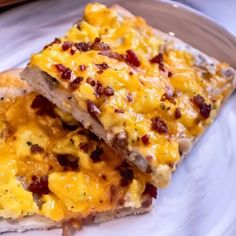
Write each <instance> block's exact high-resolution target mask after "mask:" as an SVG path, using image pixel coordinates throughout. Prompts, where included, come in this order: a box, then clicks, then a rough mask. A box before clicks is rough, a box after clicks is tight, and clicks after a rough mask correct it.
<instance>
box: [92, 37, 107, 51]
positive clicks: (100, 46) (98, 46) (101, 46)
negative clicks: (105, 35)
mask: <svg viewBox="0 0 236 236" xmlns="http://www.w3.org/2000/svg"><path fill="white" fill-rule="evenodd" d="M91 48H92V49H93V50H95V51H107V50H109V49H110V46H109V45H108V44H105V43H103V42H101V39H100V38H95V40H94V42H93V44H92V46H91Z"/></svg>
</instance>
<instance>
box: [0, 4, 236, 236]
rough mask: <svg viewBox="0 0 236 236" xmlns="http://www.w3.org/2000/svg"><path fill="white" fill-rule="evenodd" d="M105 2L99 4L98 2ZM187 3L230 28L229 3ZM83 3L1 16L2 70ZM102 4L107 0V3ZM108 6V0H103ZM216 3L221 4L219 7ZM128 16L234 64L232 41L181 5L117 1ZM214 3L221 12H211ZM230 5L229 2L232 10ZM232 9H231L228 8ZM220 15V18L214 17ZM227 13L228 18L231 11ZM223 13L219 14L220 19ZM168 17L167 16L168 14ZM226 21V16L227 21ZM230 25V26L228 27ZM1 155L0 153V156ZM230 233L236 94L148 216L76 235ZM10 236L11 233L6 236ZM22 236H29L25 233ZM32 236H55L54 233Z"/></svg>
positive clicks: (235, 229)
mask: <svg viewBox="0 0 236 236" xmlns="http://www.w3.org/2000/svg"><path fill="white" fill-rule="evenodd" d="M104 1H105V0H104ZM228 1H229V2H230V3H229V4H228V5H227V3H226V2H227V1H213V0H209V1H204V0H198V1H197V0H196V1H193V0H192V1H191V0H188V1H187V2H191V4H192V5H194V6H196V7H197V8H198V9H202V10H203V11H205V12H208V13H209V14H210V15H211V16H212V17H213V18H215V19H224V20H225V21H220V23H221V24H222V25H225V26H227V27H228V28H229V29H230V30H231V31H234V32H235V33H236V30H235V25H234V22H233V20H226V18H228V17H229V15H230V14H231V13H232V12H233V14H234V10H235V9H236V3H235V4H234V3H233V2H234V1H233V0H228ZM86 2H87V1H86V0H80V1H78V0H69V1H65V0H64V1H63V0H51V1H46V0H45V1H37V2H34V3H31V4H26V5H24V6H22V7H19V8H15V9H12V10H9V11H7V12H5V13H3V14H0V70H4V69H8V68H11V67H14V66H19V65H22V64H25V63H26V61H27V60H28V58H29V55H30V54H31V53H33V52H36V51H38V50H40V49H41V48H42V46H43V45H44V44H45V43H47V42H50V41H51V40H52V39H53V38H54V37H55V36H59V35H62V34H63V32H65V30H66V29H67V28H68V27H69V26H70V25H71V23H73V22H75V21H76V20H77V19H78V18H79V16H80V14H81V12H82V8H83V5H84V4H85V3H86ZM106 2H107V1H106ZM109 2H110V3H111V2H112V1H109ZM222 2H224V3H225V4H224V7H223V4H222ZM122 3H123V5H125V6H126V7H128V8H130V9H132V10H133V11H134V13H138V14H140V15H144V16H145V17H146V18H147V19H148V20H149V22H151V23H152V24H153V25H155V26H160V28H161V29H163V30H167V31H171V32H174V33H175V34H176V35H177V36H179V37H182V38H184V39H186V40H187V41H189V42H191V43H192V44H193V45H195V46H197V47H199V48H201V50H204V51H206V52H207V53H209V54H212V55H215V56H216V57H217V58H219V59H223V58H225V59H226V60H228V61H230V62H231V63H232V65H234V66H235V67H236V60H234V55H236V42H235V39H234V38H233V36H230V35H229V34H227V33H226V32H225V31H224V30H222V29H220V28H219V29H218V27H217V26H213V25H212V24H211V23H207V22H206V21H201V20H199V17H198V16H197V15H193V16H192V17H189V14H187V13H186V12H185V11H184V12H183V11H182V10H181V7H179V8H178V7H175V9H174V8H173V7H169V6H166V5H165V4H164V5H163V4H158V5H155V4H153V3H154V1H153V3H152V2H151V0H150V1H145V0H138V1H136V2H135V4H134V1H125V0H123V1H122ZM217 4H219V9H220V10H215V9H217ZM230 4H231V5H230ZM233 6H234V8H233ZM216 11H217V12H219V15H217V14H216ZM229 12H230V13H229ZM222 14H225V17H223V16H222ZM167 15H168V17H166V16H167ZM229 19H231V18H229ZM231 21H232V24H230V25H228V23H230V22H231ZM0 155H1V154H0ZM122 234H123V235H127V236H131V235H132V236H133V235H135V236H139V235H140V236H141V235H142V236H143V235H157V236H173V235H176V236H223V235H225V236H235V235H236V96H235V95H234V96H233V97H231V99H230V101H229V102H228V103H227V104H226V106H225V107H224V109H223V110H222V112H221V114H220V116H219V117H218V119H217V120H216V122H215V123H214V124H213V126H212V127H211V128H210V129H209V130H208V131H207V133H206V134H205V135H204V136H203V138H202V139H201V141H200V142H199V143H198V144H197V146H196V147H195V148H194V150H193V152H192V153H191V154H190V155H189V158H188V159H187V160H185V161H184V163H183V164H182V165H181V166H180V167H179V168H178V170H177V171H176V172H175V174H174V176H173V179H172V182H171V184H170V186H169V187H168V188H167V189H164V190H160V191H159V195H158V199H157V201H155V208H154V209H153V211H152V212H151V213H150V214H146V215H144V216H138V217H128V218H125V219H120V220H117V221H112V222H108V223H105V224H101V225H98V226H92V227H87V228H86V229H84V230H83V231H82V232H80V233H78V235H82V236H85V235H86V236H88V235H103V236H108V235H109V236H110V235H113V236H118V235H119V236H120V235H122ZM9 235H11V236H12V235H15V234H9ZM24 235H27V236H30V235H33V233H32V232H28V233H26V234H24ZM34 235H45V236H47V235H48V236H49V235H58V231H56V230H54V231H50V232H37V233H34Z"/></svg>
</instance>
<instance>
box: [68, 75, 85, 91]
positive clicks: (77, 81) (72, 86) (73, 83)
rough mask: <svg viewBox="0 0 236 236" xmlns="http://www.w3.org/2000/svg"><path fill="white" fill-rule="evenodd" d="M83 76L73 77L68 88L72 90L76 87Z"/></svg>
mask: <svg viewBox="0 0 236 236" xmlns="http://www.w3.org/2000/svg"><path fill="white" fill-rule="evenodd" d="M83 79H84V78H83V77H81V76H78V77H77V78H75V79H74V80H73V81H72V82H71V83H70V88H71V89H72V90H75V89H77V88H78V86H79V85H80V83H81V82H82V81H83Z"/></svg>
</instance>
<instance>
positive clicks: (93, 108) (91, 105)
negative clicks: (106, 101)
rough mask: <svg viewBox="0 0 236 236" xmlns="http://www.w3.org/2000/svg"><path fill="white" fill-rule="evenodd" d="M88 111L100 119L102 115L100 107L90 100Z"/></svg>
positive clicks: (88, 101)
mask: <svg viewBox="0 0 236 236" xmlns="http://www.w3.org/2000/svg"><path fill="white" fill-rule="evenodd" d="M87 109H88V112H89V114H90V115H92V116H93V117H95V118H98V116H100V114H101V111H100V110H99V109H98V107H97V106H96V105H95V104H94V103H93V102H92V101H91V100H89V99H88V100H87Z"/></svg>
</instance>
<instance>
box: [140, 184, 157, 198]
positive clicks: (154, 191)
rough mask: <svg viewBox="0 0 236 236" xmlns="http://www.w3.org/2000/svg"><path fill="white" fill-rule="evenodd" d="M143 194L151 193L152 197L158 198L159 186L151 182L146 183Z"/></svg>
mask: <svg viewBox="0 0 236 236" xmlns="http://www.w3.org/2000/svg"><path fill="white" fill-rule="evenodd" d="M143 194H144V195H145V194H149V195H150V196H151V197H152V198H157V188H156V187H155V186H153V185H152V184H150V183H146V186H145V190H144V192H143Z"/></svg>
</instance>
